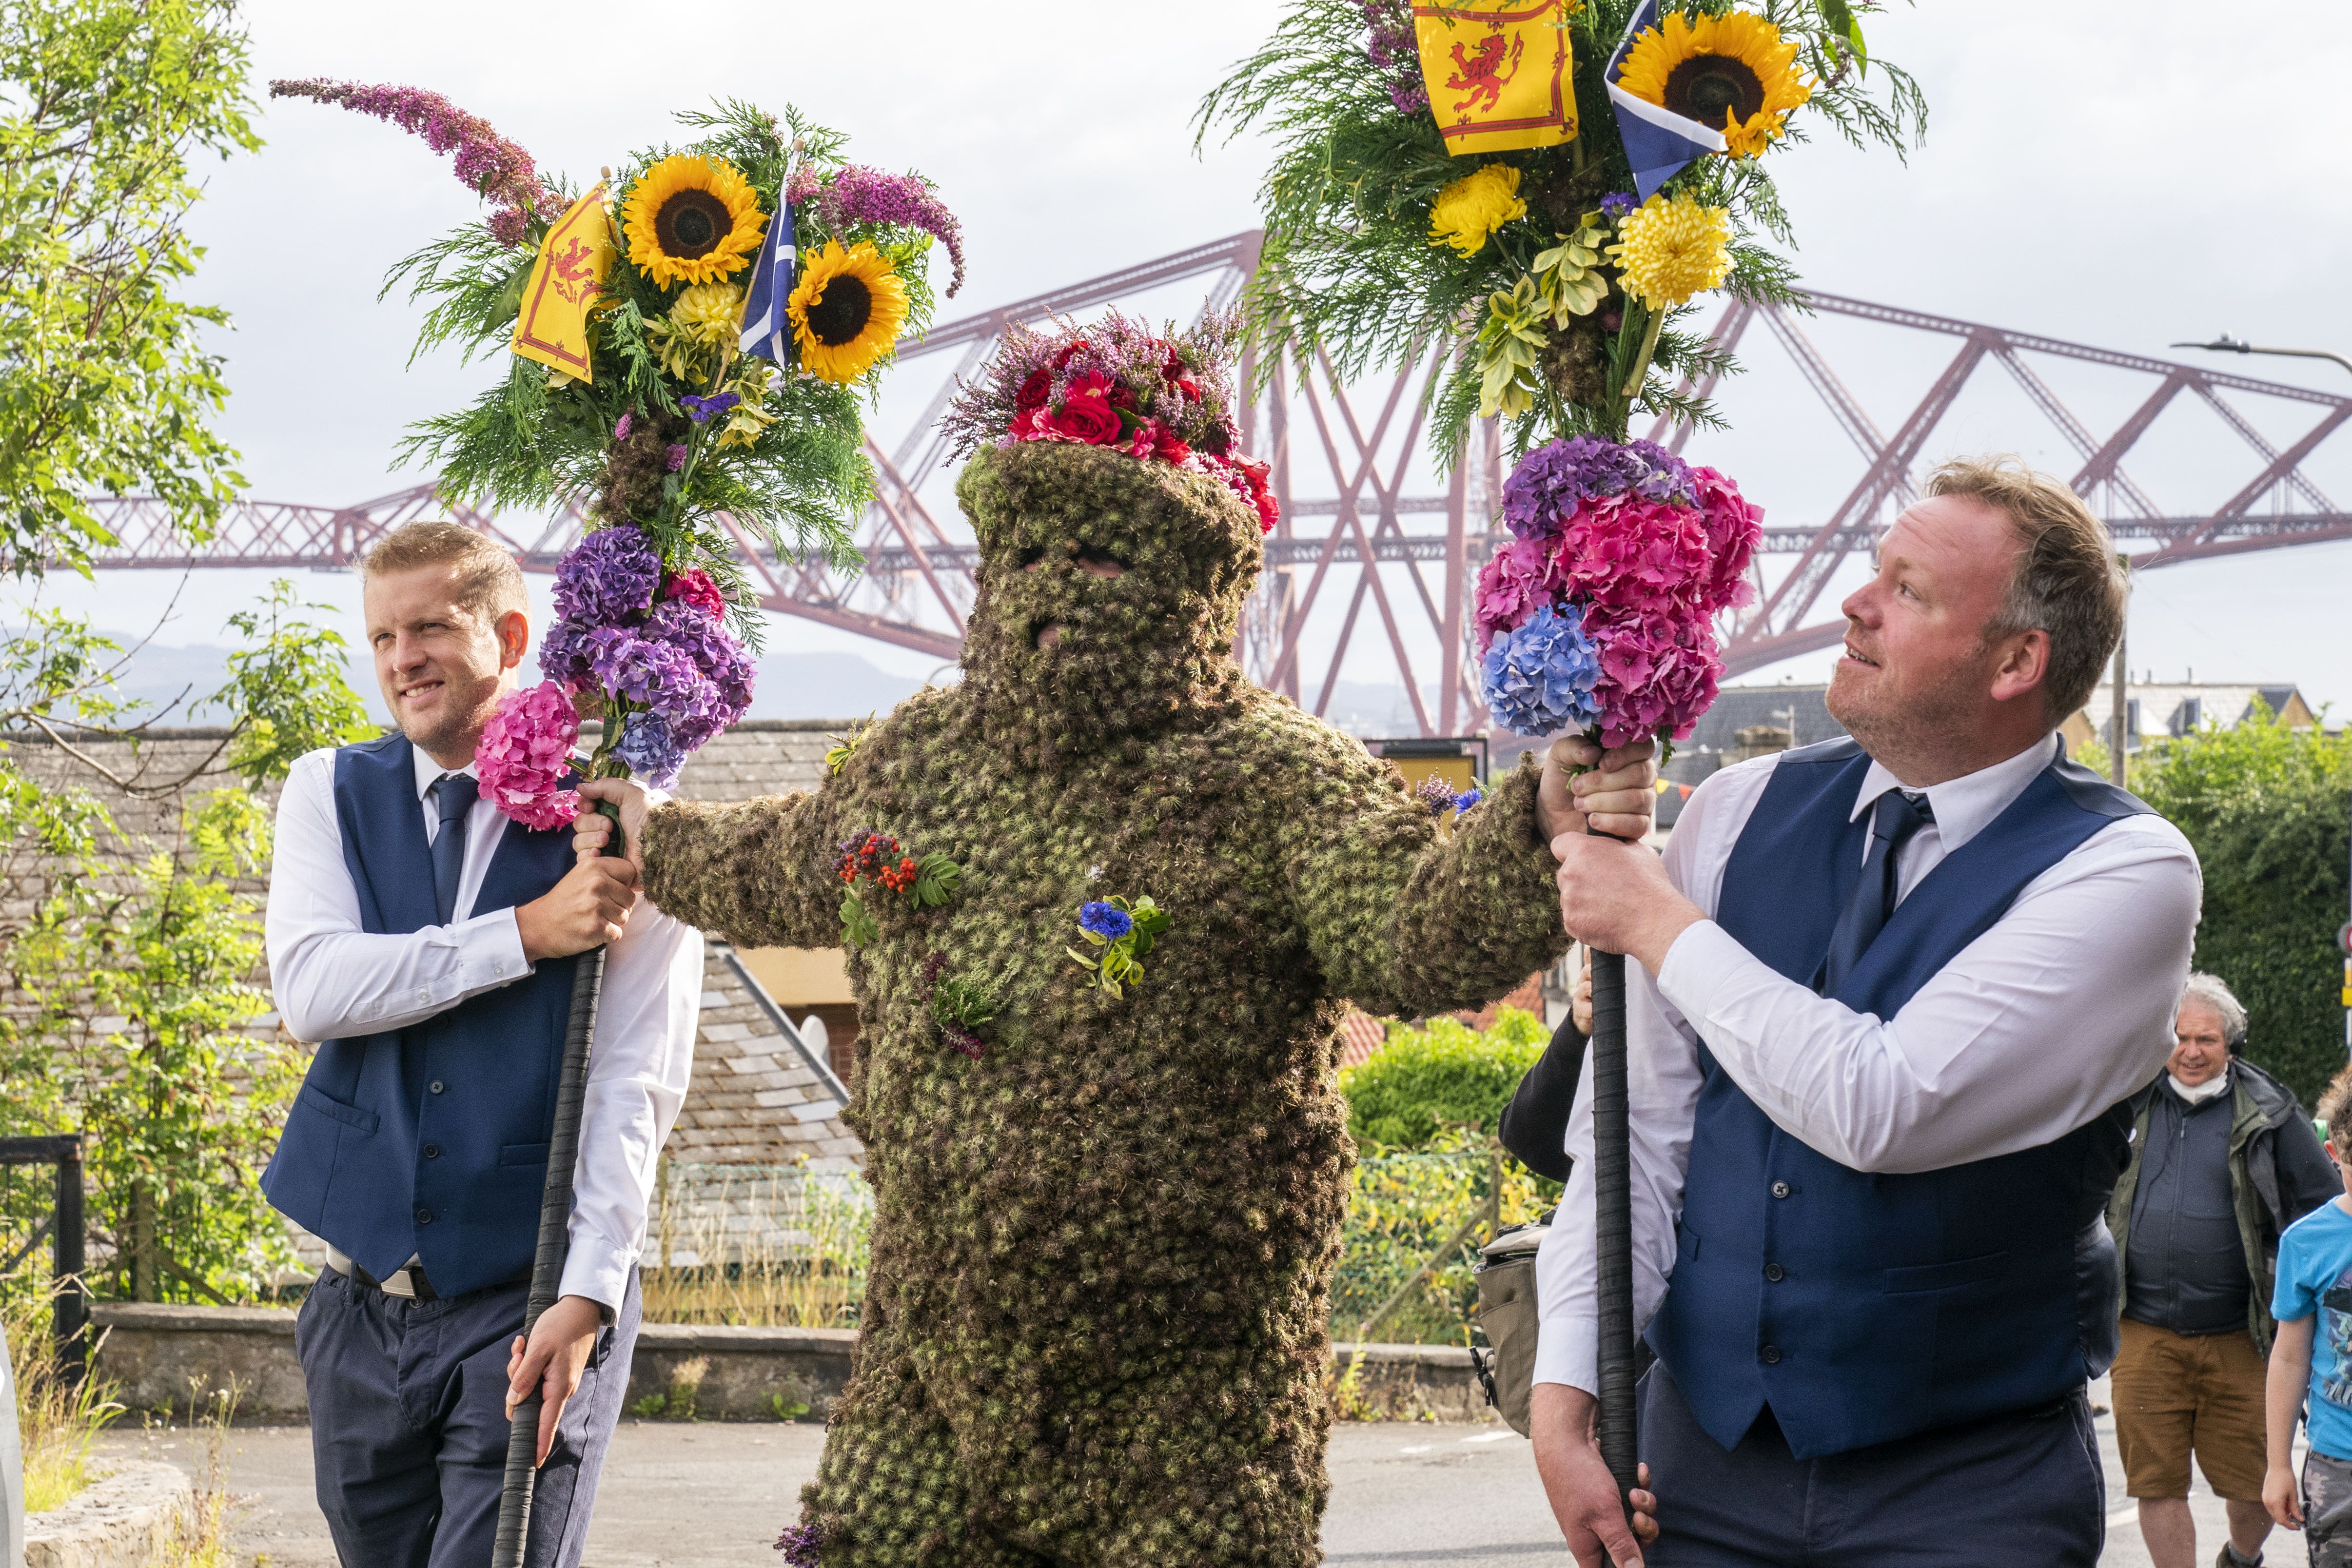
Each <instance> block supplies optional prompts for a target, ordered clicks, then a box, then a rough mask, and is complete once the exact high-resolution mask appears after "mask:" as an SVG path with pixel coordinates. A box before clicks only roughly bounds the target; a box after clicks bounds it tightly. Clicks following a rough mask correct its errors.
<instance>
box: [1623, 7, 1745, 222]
mask: <svg viewBox="0 0 2352 1568" xmlns="http://www.w3.org/2000/svg"><path fill="white" fill-rule="evenodd" d="M1657 25H1658V0H1642V3H1641V5H1637V6H1635V7H1634V9H1633V19H1632V20H1631V21H1629V22H1627V23H1626V24H1625V36H1624V37H1622V38H1620V39H1618V40H1617V52H1616V53H1615V54H1613V55H1611V56H1610V57H1609V70H1608V73H1607V75H1608V80H1609V101H1610V102H1611V103H1612V105H1614V106H1615V108H1616V110H1617V134H1618V136H1619V138H1620V139H1622V141H1623V142H1624V143H1625V158H1626V161H1627V162H1628V163H1632V164H1633V195H1634V197H1635V198H1636V199H1637V200H1640V201H1645V202H1646V201H1648V200H1649V199H1650V198H1651V197H1652V196H1654V195H1657V194H1658V187H1659V186H1661V185H1663V184H1665V183H1666V182H1667V181H1668V180H1671V179H1673V178H1674V177H1675V175H1676V174H1681V173H1682V172H1683V171H1684V170H1685V169H1686V168H1688V167H1689V166H1690V165H1691V164H1692V163H1696V162H1697V161H1698V160H1699V159H1701V158H1704V157H1706V155H1707V154H1708V153H1720V152H1722V151H1724V148H1725V145H1726V144H1725V142H1724V140H1723V132H1720V131H1717V130H1716V129H1714V128H1713V127H1711V126H1709V125H1706V124H1705V123H1704V122H1702V121H1696V120H1693V119H1691V118H1690V117H1688V116H1687V115H1682V114H1676V113H1675V111H1674V110H1671V109H1664V108H1662V107H1660V106H1659V105H1657V104H1654V103H1652V102H1651V101H1650V100H1648V99H1645V98H1635V97H1634V96H1633V94H1632V93H1630V92H1627V91H1626V90H1625V89H1623V88H1622V87H1619V86H1618V85H1617V78H1618V75H1619V73H1620V72H1622V70H1623V69H1624V68H1625V51H1626V50H1628V49H1630V48H1632V47H1633V40H1634V38H1635V37H1639V36H1640V34H1641V32H1642V30H1643V28H1645V27H1654V26H1657Z"/></svg>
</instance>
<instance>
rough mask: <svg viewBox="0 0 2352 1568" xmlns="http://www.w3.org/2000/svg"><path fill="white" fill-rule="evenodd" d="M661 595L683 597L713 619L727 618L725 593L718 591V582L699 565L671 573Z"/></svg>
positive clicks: (668, 597)
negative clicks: (666, 588) (711, 578)
mask: <svg viewBox="0 0 2352 1568" xmlns="http://www.w3.org/2000/svg"><path fill="white" fill-rule="evenodd" d="M662 596H663V597H664V598H666V599H684V600H685V601H686V602H687V603H688V604H689V605H693V606H694V607H695V608H696V609H698V610H700V611H701V612H702V613H703V614H704V615H706V616H709V617H710V618H711V619H712V620H714V621H723V620H725V619H726V618H727V599H726V595H722V594H721V593H719V584H716V583H714V582H712V581H711V580H710V574H709V573H708V572H705V571H704V570H703V569H702V568H701V567H699V566H689V567H688V568H687V569H686V570H685V571H683V572H675V573H672V574H670V580H669V588H668V590H667V592H666V593H665V594H663V595H662Z"/></svg>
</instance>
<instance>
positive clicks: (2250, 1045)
mask: <svg viewBox="0 0 2352 1568" xmlns="http://www.w3.org/2000/svg"><path fill="white" fill-rule="evenodd" d="M2132 785H2133V788H2134V789H2135V790H2137V793H2138V794H2139V795H2140V796H2141V797H2142V798H2143V799H2145V800H2146V801H2147V803H2148V804H2149V805H2153V806H2154V807H2156V809H2157V810H2158V811H2160V812H2162V813H2163V814H2164V815H2165V816H2168V817H2170V818H2171V819H2172V820H2173V822H2175V823H2176V824H2178V825H2179V827H2180V830H2181V831H2182V832H2183V833H2184V834H2186V835H2188V837H2189V843H2190V844H2191V845H2192V846H2194V847H2195V848H2196V850H2197V858H2198V861H2199V863H2200V864H2201V865H2202V866H2203V868H2204V871H2205V906H2204V919H2203V921H2202V922H2201V923H2200V925H2199V926H2198V928H2197V955H2196V959H2195V963H2196V965H2197V967H2198V968H2199V969H2201V970H2207V971H2210V973H2215V974H2218V975H2220V976H2221V978H2222V979H2223V980H2225V981H2227V982H2229V984H2230V988H2231V990H2233V991H2235V992H2236V993H2237V994H2238V999H2239V1000H2240V1001H2242V1002H2243V1003H2244V1004H2245V1005H2246V1014H2247V1026H2246V1056H2247V1058H2249V1059H2250V1060H2252V1061H2253V1062H2255V1063H2256V1064H2257V1065H2259V1066H2262V1067H2264V1068H2269V1069H2270V1070H2271V1071H2272V1072H2273V1073H2276V1074H2277V1075H2278V1076H2279V1077H2280V1078H2281V1079H2284V1080H2285V1082H2286V1084H2287V1087H2289V1088H2290V1089H2294V1092H2295V1094H2296V1095H2297V1096H2299V1097H2300V1098H2301V1099H2302V1100H2303V1103H2304V1104H2305V1105H2306V1106H2309V1105H2311V1104H2312V1103H2314V1102H2315V1100H2317V1099H2318V1096H2319V1091H2320V1090H2321V1089H2323V1088H2325V1087H2326V1083H2327V1080H2328V1079H2330V1078H2332V1077H2334V1076H2335V1074H2336V1072H2337V1070H2338V1069H2340V1068H2342V1067H2343V1066H2344V1060H2345V1049H2344V1005H2343V998H2342V994H2341V985H2342V978H2341V977H2342V974H2343V964H2344V957H2343V954H2342V952H2339V951H2338V949H2337V947H2336V931H2337V929H2338V928H2339V927H2340V926H2342V925H2343V923H2344V920H2345V901H2346V892H2347V889H2346V869H2347V868H2346V856H2347V818H2352V742H2347V739H2346V737H2344V736H2343V735H2334V736H2330V735H2323V734H2321V733H2319V732H2317V731H2311V730H2303V731H2296V730H2291V729H2289V728H2288V727H2287V726H2286V725H2284V724H2282V723H2280V722H2278V721H2276V720H2275V719H2273V718H2272V717H2271V715H2270V714H2269V712H2268V711H2267V710H2262V709H2260V708H2259V707H2258V709H2257V711H2256V712H2255V714H2254V715H2253V716H2252V717H2251V718H2249V719H2248V720H2247V721H2245V722H2244V723H2242V724H2241V725H2239V726H2238V728H2236V729H2235V730H2206V731H2202V732H2200V733H2198V734H2195V735H2189V736H2184V737H2182V738H2181V739H2179V740H2177V741H2172V742H2168V743H2166V744H2165V745H2164V747H2163V750H2162V751H2161V752H2160V753H2158V755H2157V756H2156V757H2155V758H2154V759H2153V760H2152V761H2151V762H2150V763H2148V764H2147V765H2146V766H2145V767H2143V768H2140V769H2137V770H2136V773H2135V776H2134V778H2133V780H2132ZM2117 978H2118V980H2121V979H2122V978H2123V977H2120V976H2119V977H2117Z"/></svg>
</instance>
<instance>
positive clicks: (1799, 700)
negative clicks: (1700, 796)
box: [1658, 683, 1845, 827]
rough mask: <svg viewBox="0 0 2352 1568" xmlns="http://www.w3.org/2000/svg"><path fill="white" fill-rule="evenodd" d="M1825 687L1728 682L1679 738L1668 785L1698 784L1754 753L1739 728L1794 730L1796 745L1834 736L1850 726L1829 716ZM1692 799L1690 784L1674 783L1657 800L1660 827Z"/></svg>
mask: <svg viewBox="0 0 2352 1568" xmlns="http://www.w3.org/2000/svg"><path fill="white" fill-rule="evenodd" d="M1828 691H1829V688H1828V687H1827V686H1826V685H1819V686H1799V685H1795V684H1793V683H1787V684H1780V685H1774V686H1727V687H1725V688H1724V689H1723V690H1722V691H1721V692H1720V693H1719V694H1718V695H1717V698H1716V700H1715V706H1714V707H1712V708H1709V709H1708V710H1706V713H1705V714H1703V715H1702V716H1701V717H1700V719H1699V721H1698V723H1697V725H1696V727H1694V728H1693V729H1692V731H1691V732H1690V738H1689V739H1688V740H1685V741H1677V742H1675V754H1674V759H1673V760H1672V761H1671V762H1669V763H1666V765H1665V768H1664V775H1665V779H1666V782H1667V784H1668V785H1669V786H1695V785H1697V784H1701V783H1704V782H1705V781H1706V779H1707V778H1708V777H1709V776H1711V775H1712V774H1714V773H1717V772H1718V771H1720V770H1721V769H1723V768H1724V767H1726V766H1727V765H1729V764H1730V763H1734V762H1738V761H1740V760H1742V759H1744V758H1745V757H1747V756H1748V755H1750V754H1752V753H1750V752H1745V751H1743V750H1741V749H1740V746H1739V741H1738V735H1739V731H1742V730H1746V729H1750V728H1753V727H1755V726H1757V725H1759V724H1761V725H1769V726H1772V727H1773V728H1776V729H1782V730H1793V731H1794V732H1795V741H1794V744H1796V745H1800V746H1810V745H1811V744H1813V743H1814V742H1817V741H1830V740H1834V739H1836V738H1837V737H1838V736H1840V735H1843V734H1844V733H1845V726H1844V725H1843V724H1841V723H1839V722H1838V721H1836V720H1834V719H1832V718H1831V717H1830V710H1829V707H1828V705H1827V703H1826V702H1825V701H1824V700H1823V699H1824V698H1825V696H1826V695H1827V693H1828ZM1687 798H1688V795H1687V794H1686V791H1685V788H1681V787H1669V788H1668V789H1667V790H1666V792H1665V794H1664V795H1661V796H1659V798H1658V826H1661V827H1672V826H1674V825H1675V818H1676V817H1677V816H1681V815H1682V805H1683V802H1684V801H1685V799H1687Z"/></svg>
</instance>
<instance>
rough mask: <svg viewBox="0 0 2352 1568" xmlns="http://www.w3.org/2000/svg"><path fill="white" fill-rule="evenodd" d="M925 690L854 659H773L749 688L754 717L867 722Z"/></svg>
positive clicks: (804, 655)
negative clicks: (869, 717) (868, 717)
mask: <svg viewBox="0 0 2352 1568" xmlns="http://www.w3.org/2000/svg"><path fill="white" fill-rule="evenodd" d="M952 673H953V672H952V671H950V674H952ZM943 679H944V678H943ZM922 685H923V683H922V682H921V681H919V680H911V679H908V678H906V677H905V676H898V675H892V674H891V673H890V672H889V671H887V670H885V669H882V668H877V666H875V665H873V664H869V663H868V662H866V660H865V659H863V658H859V657H858V656H857V655H856V654H854V653H771V654H767V655H764V656H762V657H761V660H760V673H759V676H758V678H757V679H754V680H753V681H752V683H751V717H752V718H754V719H863V718H864V717H866V714H868V713H887V712H888V711H889V710H891V709H893V708H896V707H897V706H898V704H899V703H900V702H903V701H905V700H907V699H908V698H909V697H912V696H913V695H914V694H915V693H916V692H918V691H919V690H921V689H922Z"/></svg>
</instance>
